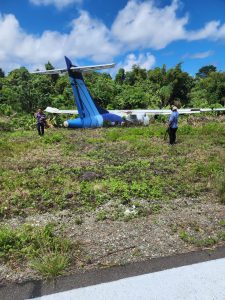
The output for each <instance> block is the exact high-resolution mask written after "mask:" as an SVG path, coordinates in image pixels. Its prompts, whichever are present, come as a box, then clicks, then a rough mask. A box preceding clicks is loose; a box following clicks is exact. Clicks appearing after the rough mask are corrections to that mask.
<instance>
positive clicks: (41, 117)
mask: <svg viewBox="0 0 225 300" xmlns="http://www.w3.org/2000/svg"><path fill="white" fill-rule="evenodd" d="M35 118H36V120H37V130H38V134H39V135H44V133H45V122H46V115H45V114H44V113H43V111H42V109H40V108H39V109H38V111H37V113H36V114H35Z"/></svg>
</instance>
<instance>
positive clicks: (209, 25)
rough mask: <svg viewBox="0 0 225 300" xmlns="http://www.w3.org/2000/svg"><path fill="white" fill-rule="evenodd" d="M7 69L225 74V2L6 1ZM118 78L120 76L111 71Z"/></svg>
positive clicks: (0, 11) (1, 22) (0, 30)
mask: <svg viewBox="0 0 225 300" xmlns="http://www.w3.org/2000/svg"><path fill="white" fill-rule="evenodd" d="M0 45H1V47H0V68H2V69H3V70H4V71H5V72H8V71H10V70H12V69H15V68H17V67H20V66H25V67H27V68H28V69H29V70H31V71H32V70H34V69H36V68H39V69H43V68H44V64H45V63H46V62H48V61H50V62H51V63H52V64H53V65H54V67H56V68H59V67H64V66H65V63H64V55H67V56H68V57H69V58H71V59H72V61H73V62H74V63H76V64H78V65H87V64H88V65H90V64H100V63H110V62H116V63H117V66H116V68H115V69H114V71H112V72H114V73H115V72H116V70H118V68H120V67H123V68H125V69H126V70H130V69H131V67H132V65H133V64H138V65H140V66H141V67H144V68H147V69H152V68H155V67H157V66H159V67H161V66H162V65H163V64H166V66H167V67H168V68H170V67H173V66H175V65H176V64H177V63H179V62H182V63H183V70H184V71H187V72H189V73H190V74H191V75H195V73H196V72H197V71H198V70H199V68H201V67H202V66H205V65H209V64H213V65H215V66H216V67H217V70H219V71H225V55H224V47H225V1H224V0H213V1H212V0H170V1H169V0H148V1H143V0H142V1H140V0H139V1H138V0H130V1H127V0H119V1H117V0H107V1H106V0H19V1H18V0H1V2H0ZM112 74H113V73H112Z"/></svg>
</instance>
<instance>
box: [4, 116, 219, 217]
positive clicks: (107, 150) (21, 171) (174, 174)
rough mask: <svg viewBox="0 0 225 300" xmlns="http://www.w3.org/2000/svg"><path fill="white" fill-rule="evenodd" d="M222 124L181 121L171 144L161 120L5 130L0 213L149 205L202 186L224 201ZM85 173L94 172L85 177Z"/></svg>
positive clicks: (189, 193)
mask: <svg viewBox="0 0 225 300" xmlns="http://www.w3.org/2000/svg"><path fill="white" fill-rule="evenodd" d="M224 128H225V125H224V123H219V122H211V123H206V124H199V125H198V126H195V127H193V126H190V125H187V124H183V125H181V126H180V128H179V130H178V144H177V145H175V146H174V147H172V148H171V147H168V146H167V143H166V142H165V141H164V139H163V137H164V132H165V126H164V125H162V124H158V123H157V124H153V125H151V126H149V127H131V128H107V129H105V128H100V129H94V130H89V129H86V130H77V131H76V130H74V131H70V130H65V129H58V131H56V130H55V129H52V130H51V129H48V130H47V131H46V134H45V136H44V137H42V138H39V136H38V135H37V133H36V131H35V132H31V131H15V132H4V134H3V136H2V138H1V139H0V153H1V155H0V160H1V169H0V174H1V177H0V216H2V217H4V218H10V217H13V216H17V215H22V216H26V215H30V214H34V213H40V212H45V211H51V210H52V211H57V210H61V209H71V210H77V211H80V212H81V211H87V210H94V209H96V207H99V206H101V205H102V204H104V203H106V202H108V201H109V200H111V199H115V201H116V200H118V199H119V200H120V202H122V203H129V201H130V200H132V201H133V200H137V201H138V200H142V199H145V200H147V201H148V202H149V207H150V206H151V205H152V202H154V201H157V200H159V201H162V200H163V201H169V200H170V199H174V198H176V197H180V196H193V197H197V196H199V195H201V194H202V193H205V192H211V193H214V194H215V197H217V198H219V199H220V201H221V202H222V203H224V200H223V199H224V180H223V179H221V178H224V146H223V144H222V143H221V141H222V140H224V134H225V133H224V132H225V129H224ZM3 153H4V155H3ZM6 158H7V159H6ZM88 172H89V173H91V174H92V176H91V178H89V179H88V176H86V174H87V173H88ZM218 174H220V176H218ZM89 177H90V176H89ZM214 183H215V184H214ZM62 187H63V188H62ZM68 195H70V196H68Z"/></svg>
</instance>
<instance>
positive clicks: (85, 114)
mask: <svg viewBox="0 0 225 300" xmlns="http://www.w3.org/2000/svg"><path fill="white" fill-rule="evenodd" d="M65 61H66V66H67V68H64V69H53V70H45V71H35V72H32V73H33V74H50V75H52V74H63V73H67V72H68V74H69V78H70V83H71V86H72V91H73V96H74V101H75V104H76V106H77V110H59V109H57V108H54V107H47V108H46V109H45V111H46V112H48V113H53V114H72V115H74V114H78V115H79V118H75V119H69V120H67V121H65V122H64V126H65V127H68V128H96V127H102V126H103V125H104V124H106V123H107V124H109V125H117V124H118V125H122V124H123V123H124V122H125V120H126V121H127V122H130V123H142V124H144V125H149V121H150V119H149V115H152V116H157V115H169V114H171V110H170V109H145V110H138V109H135V110H106V109H104V108H101V107H100V106H98V105H97V104H96V103H95V101H94V99H93V98H92V96H91V94H90V93H89V91H88V89H87V87H86V85H85V83H84V79H83V76H82V73H85V72H88V71H93V70H102V69H107V68H112V67H114V66H115V64H114V63H111V64H104V65H95V66H83V67H78V66H75V65H73V64H72V62H71V61H70V59H69V58H68V57H66V56H65ZM221 110H222V111H225V108H224V109H223V108H219V109H218V108H215V109H211V108H205V109H190V108H186V109H179V110H178V112H179V114H196V113H201V112H210V111H221Z"/></svg>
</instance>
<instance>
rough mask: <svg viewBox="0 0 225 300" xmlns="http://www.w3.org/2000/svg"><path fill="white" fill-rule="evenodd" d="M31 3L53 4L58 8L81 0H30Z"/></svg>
mask: <svg viewBox="0 0 225 300" xmlns="http://www.w3.org/2000/svg"><path fill="white" fill-rule="evenodd" d="M30 2H31V3H33V4H35V5H39V6H40V5H45V6H47V5H50V4H52V5H55V6H56V7H57V8H58V9H62V8H63V7H65V6H68V5H70V4H73V3H81V2H82V0H30Z"/></svg>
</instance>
